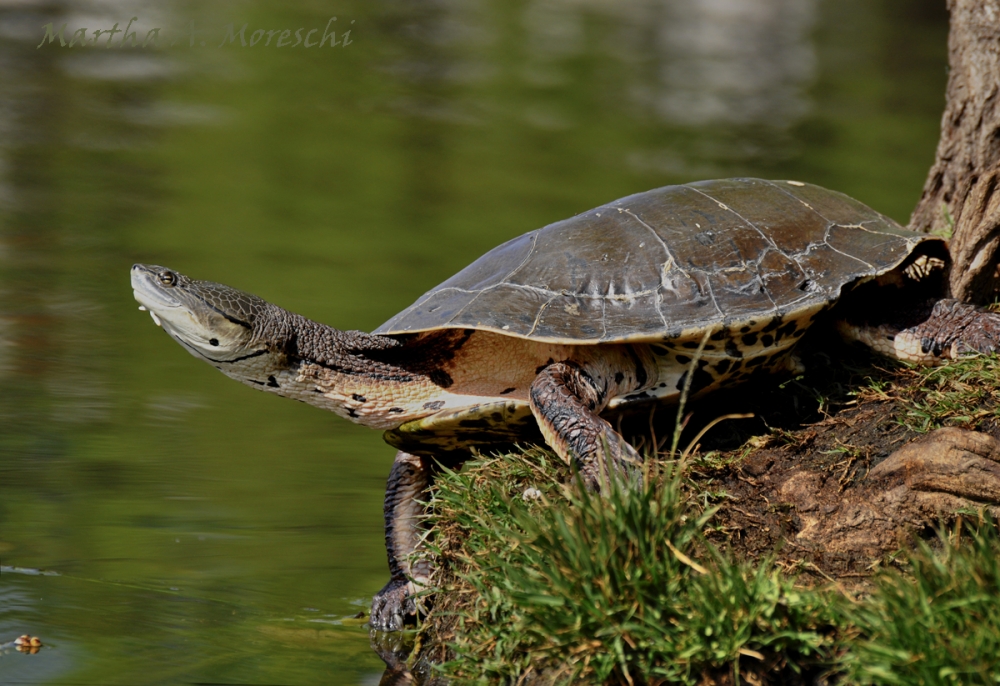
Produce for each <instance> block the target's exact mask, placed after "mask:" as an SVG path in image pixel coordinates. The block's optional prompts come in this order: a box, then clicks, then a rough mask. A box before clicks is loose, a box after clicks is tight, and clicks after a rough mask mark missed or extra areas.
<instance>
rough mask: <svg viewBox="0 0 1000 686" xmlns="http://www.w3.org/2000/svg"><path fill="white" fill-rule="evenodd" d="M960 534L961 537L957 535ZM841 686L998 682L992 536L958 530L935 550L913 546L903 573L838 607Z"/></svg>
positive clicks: (995, 544)
mask: <svg viewBox="0 0 1000 686" xmlns="http://www.w3.org/2000/svg"><path fill="white" fill-rule="evenodd" d="M959 534H964V535H959ZM844 614H845V617H844V620H843V622H842V623H843V624H845V625H851V624H853V625H854V627H855V628H854V629H853V631H854V632H857V634H856V635H857V636H858V638H857V639H856V640H854V641H849V642H847V645H848V648H849V649H848V650H847V651H845V653H844V658H843V666H844V668H845V670H846V679H845V681H846V683H860V684H907V685H909V684H970V683H976V684H996V683H1000V657H998V656H1000V537H998V536H997V529H996V527H995V526H994V525H993V524H992V523H990V522H987V523H985V524H984V525H983V526H981V527H979V528H978V530H975V529H973V528H971V527H967V528H964V531H963V527H962V525H961V524H959V525H958V527H957V528H956V531H955V534H954V535H952V536H950V537H949V536H947V535H945V536H942V537H941V550H940V551H934V550H932V549H931V547H930V546H928V545H927V544H926V543H921V544H920V547H919V548H918V550H917V551H915V552H914V553H913V554H912V555H911V556H910V564H909V566H908V569H905V570H903V571H890V572H885V573H883V574H882V575H881V576H880V577H879V578H878V579H877V581H876V590H875V591H874V592H873V593H872V595H871V596H870V597H869V598H867V599H866V600H865V601H864V602H861V603H858V604H857V605H854V606H847V607H846V609H845V612H844Z"/></svg>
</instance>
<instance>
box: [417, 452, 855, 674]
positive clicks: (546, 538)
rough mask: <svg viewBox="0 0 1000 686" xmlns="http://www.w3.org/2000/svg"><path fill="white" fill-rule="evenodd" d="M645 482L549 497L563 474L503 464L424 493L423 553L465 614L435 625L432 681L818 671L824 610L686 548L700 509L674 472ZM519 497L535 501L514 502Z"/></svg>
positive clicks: (696, 532)
mask: <svg viewBox="0 0 1000 686" xmlns="http://www.w3.org/2000/svg"><path fill="white" fill-rule="evenodd" d="M537 456H538V455H537V454H536V455H535V457H536V458H537ZM656 469H657V470H658V471H656V472H654V473H652V474H650V475H649V477H648V478H646V479H645V481H644V485H642V486H639V487H635V488H632V489H625V488H620V487H618V486H617V485H613V486H612V487H611V489H610V491H609V493H608V494H607V495H606V496H604V497H602V496H600V495H597V494H592V493H589V492H588V491H587V490H586V489H584V488H583V487H582V484H580V483H579V481H578V480H577V482H576V483H575V484H574V486H573V487H565V486H559V485H558V481H559V477H560V476H562V477H564V478H565V476H566V470H565V468H564V467H562V466H561V465H559V464H557V463H554V462H553V461H551V460H547V461H545V462H543V463H540V464H539V463H533V461H532V460H531V459H530V458H526V457H524V456H518V455H512V456H507V457H505V458H504V459H502V460H497V459H489V460H485V461H480V462H478V463H477V464H474V465H471V468H470V467H467V469H466V471H464V472H462V473H460V474H454V473H451V474H447V475H446V476H444V477H443V478H442V479H440V480H439V482H438V490H437V494H436V497H435V502H434V506H435V509H436V512H437V515H436V520H437V521H436V522H435V524H436V526H437V527H438V530H439V532H440V534H441V535H440V536H439V537H438V542H437V546H438V549H439V551H440V553H441V554H442V555H443V556H444V557H446V558H448V557H450V564H451V566H452V568H453V569H454V570H456V571H457V572H458V577H459V579H460V580H461V581H460V583H459V584H458V586H457V587H456V588H454V589H452V591H453V592H456V593H457V596H453V597H464V598H466V599H467V601H468V602H465V603H459V605H458V607H451V608H448V607H445V608H442V610H439V611H438V612H442V611H443V612H445V613H449V612H450V613H451V615H452V618H453V621H454V635H453V636H452V637H450V638H451V649H452V651H453V653H454V656H455V659H454V660H452V661H451V662H449V663H448V664H447V665H446V668H445V669H446V671H447V672H448V673H449V674H450V675H451V676H453V677H459V678H462V679H472V680H480V681H485V682H490V683H493V682H500V683H514V682H516V681H517V680H518V679H521V678H527V676H529V675H530V674H540V673H544V674H545V675H546V676H545V679H546V683H560V682H564V683H569V682H572V681H576V680H580V679H585V680H587V681H588V682H593V683H605V682H606V683H623V684H633V683H685V684H695V683H698V682H699V681H700V680H701V678H702V676H703V675H704V674H705V673H706V672H710V671H719V670H722V671H727V672H729V673H730V674H731V675H732V678H733V680H734V681H736V682H738V681H739V679H740V676H739V675H740V673H741V672H743V671H745V669H746V668H750V669H756V668H760V667H761V666H766V667H767V668H775V666H776V665H777V668H778V669H780V670H787V671H790V672H791V673H794V672H796V671H800V670H801V669H803V668H806V667H809V666H814V665H815V664H816V663H817V662H822V661H824V660H828V658H829V656H830V655H831V654H832V651H833V649H834V638H833V631H832V627H833V626H834V621H835V616H836V603H837V601H836V599H835V597H834V596H833V595H832V594H829V593H824V592H818V591H812V590H802V589H796V588H795V587H794V585H793V583H792V581H791V580H789V579H788V578H786V577H784V576H782V575H781V574H780V573H779V572H778V571H777V570H776V569H775V568H774V567H773V566H772V565H771V564H770V563H764V564H762V565H760V566H759V567H757V568H756V569H754V568H752V567H750V566H748V565H744V564H736V563H733V562H731V561H730V560H729V559H727V557H726V556H725V555H723V554H722V553H720V552H719V551H718V550H716V549H715V548H713V547H712V546H711V545H710V544H709V543H708V542H707V541H706V540H705V539H704V537H703V536H702V531H703V529H704V527H705V526H706V524H707V522H708V520H709V519H710V517H711V511H704V510H702V509H701V508H699V507H698V506H697V505H696V503H695V501H694V500H693V499H691V498H690V497H688V496H687V495H686V494H685V493H684V491H683V489H682V481H681V479H680V478H679V475H678V473H677V471H676V469H675V468H673V467H672V466H670V465H667V466H663V465H661V466H659V467H657V468H656ZM546 471H549V473H548V474H545V473H544V472H546ZM559 472H561V474H560V473H559ZM487 475H488V476H487ZM539 476H543V477H545V478H542V479H538V477H539ZM529 482H530V483H529ZM539 484H548V486H546V487H543V486H540V485H539ZM528 486H530V487H533V488H538V489H540V493H541V495H540V497H536V498H534V499H531V500H529V501H527V502H526V501H525V500H524V499H523V498H522V494H523V492H524V490H525V488H526V487H528ZM456 544H457V546H456Z"/></svg>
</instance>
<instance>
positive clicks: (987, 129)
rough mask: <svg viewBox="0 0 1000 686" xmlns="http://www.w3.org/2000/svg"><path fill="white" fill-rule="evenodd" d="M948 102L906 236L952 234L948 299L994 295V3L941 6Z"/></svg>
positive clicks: (998, 34) (998, 92)
mask: <svg viewBox="0 0 1000 686" xmlns="http://www.w3.org/2000/svg"><path fill="white" fill-rule="evenodd" d="M948 10H949V12H950V13H951V28H950V33H949V35H948V63H949V66H950V69H951V71H950V73H949V76H948V89H947V102H946V104H945V110H944V116H943V117H942V119H941V138H940V140H939V141H938V148H937V157H936V159H935V160H934V165H933V166H932V167H931V169H930V173H929V174H928V176H927V181H926V182H925V183H924V190H923V194H922V195H921V198H920V202H919V203H918V204H917V207H916V209H915V210H914V211H913V216H912V217H911V218H910V228H911V229H913V230H914V231H922V232H933V233H940V234H944V235H947V234H948V233H951V235H952V238H951V255H952V260H953V263H952V269H951V276H950V287H951V294H952V295H953V296H954V297H956V298H960V299H962V300H966V301H969V302H975V303H978V304H985V303H987V302H990V301H991V300H992V299H993V297H994V296H995V295H996V294H997V293H998V292H1000V274H998V270H997V267H998V263H1000V192H998V191H1000V187H998V186H1000V0H948Z"/></svg>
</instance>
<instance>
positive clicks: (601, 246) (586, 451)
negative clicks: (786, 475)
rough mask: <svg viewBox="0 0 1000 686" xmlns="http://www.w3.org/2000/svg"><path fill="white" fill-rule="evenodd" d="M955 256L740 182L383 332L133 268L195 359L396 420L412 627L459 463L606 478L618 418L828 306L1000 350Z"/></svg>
mask: <svg viewBox="0 0 1000 686" xmlns="http://www.w3.org/2000/svg"><path fill="white" fill-rule="evenodd" d="M947 268H948V249H947V244H946V243H945V241H943V240H942V239H941V238H939V237H935V236H931V235H926V234H918V233H913V232H910V231H908V230H906V229H904V228H903V227H901V226H900V225H899V224H897V223H896V222H894V221H893V220H891V219H889V218H888V217H886V216H884V215H882V214H880V213H878V212H876V211H875V210H873V209H871V208H869V207H867V206H865V205H864V204H862V203H861V202H859V201H857V200H853V199H851V198H849V197H847V196H846V195H843V194H841V193H837V192H834V191H830V190H826V189H824V188H821V187H819V186H815V185H810V184H806V183H802V182H799V181H767V180H761V179H725V180H716V181H702V182H696V183H689V184H685V185H675V186H667V187H664V188H658V189H654V190H650V191H646V192H642V193H638V194H635V195H630V196H628V197H625V198H622V199H620V200H615V201H614V202H611V203H608V204H605V205H601V206H600V207H597V208H595V209H592V210H589V211H587V212H584V213H582V214H579V215H577V216H575V217H572V218H570V219H566V220H564V221H559V222H556V223H554V224H550V225H548V226H545V227H543V228H541V229H537V230H534V231H530V232H528V233H525V234H523V235H520V236H518V237H516V238H513V239H512V240H509V241H507V242H506V243H504V244H502V245H500V246H498V247H496V248H494V249H493V250H491V251H489V252H488V253H486V254H485V255H483V256H482V257H480V258H479V259H478V260H476V261H475V262H473V263H472V264H471V265H469V266H468V267H466V268H465V269H463V270H462V271H460V272H459V273H458V274H456V275H455V276H453V277H452V278H450V279H448V280H447V281H445V282H443V283H442V284H440V285H439V286H437V287H435V288H432V289H431V290H429V291H427V292H426V293H424V294H423V295H422V296H420V297H419V298H418V299H417V300H416V302H414V303H413V305H411V306H410V307H408V308H406V309H405V310H403V311H402V312H400V313H399V314H397V315H396V316H394V317H392V318H391V319H389V320H388V321H387V322H386V323H385V324H383V325H382V326H380V327H379V328H378V329H376V330H375V331H374V332H372V333H365V332H361V331H342V330H338V329H334V328H332V327H330V326H327V325H325V324H320V323H317V322H314V321H311V320H309V319H306V318H305V317H303V316H301V315H298V314H294V313H292V312H288V311H286V310H284V309H282V308H280V307H278V306H277V305H273V304H270V303H268V302H266V301H264V300H262V299H260V298H258V297H256V296H254V295H251V294H249V293H244V292H241V291H238V290H236V289H233V288H230V287H228V286H223V285H221V284H216V283H212V282H208V281H197V280H193V279H190V278H188V277H186V276H184V275H182V274H180V273H178V272H176V271H174V270H172V269H168V268H166V267H162V266H156V265H146V264H136V265H134V266H133V267H132V270H131V280H132V287H133V291H134V295H135V298H136V299H137V300H138V301H139V303H140V304H141V306H140V308H139V309H142V310H148V311H149V312H150V314H151V315H152V317H153V319H154V321H155V322H156V324H157V325H161V326H162V327H163V329H164V330H165V331H166V332H167V333H168V334H169V335H170V336H171V337H172V338H173V339H174V340H176V341H177V342H178V343H179V344H180V345H181V346H182V347H184V348H185V349H186V350H188V352H190V353H191V354H192V355H194V356H195V357H197V358H199V359H202V360H205V361H206V362H208V363H209V364H211V365H212V366H214V367H216V368H217V369H219V370H220V371H222V372H223V373H224V374H226V375H227V376H229V377H231V378H233V379H236V380H238V381H240V382H242V383H244V384H246V385H248V386H251V387H253V388H257V389H260V390H262V391H266V392H269V393H275V394H277V395H282V396H285V397H290V398H294V399H297V400H301V401H304V402H306V403H308V404H310V405H314V406H317V407H320V408H323V409H326V410H331V411H333V412H335V413H336V414H338V415H340V416H342V417H345V418H346V419H349V420H350V421H353V422H356V423H359V424H363V425H366V426H369V427H372V428H376V429H381V430H383V431H384V439H385V441H386V442H387V443H388V444H389V445H391V446H393V447H394V448H396V450H397V454H396V458H395V460H394V462H393V466H392V469H391V472H390V475H389V478H388V483H387V487H386V494H385V506H384V514H385V539H386V549H387V554H388V563H389V571H390V579H389V582H388V583H387V584H386V585H385V587H384V588H382V590H381V591H379V592H378V594H376V595H375V597H374V598H373V602H372V610H371V614H370V624H371V626H372V628H375V629H381V630H397V629H400V628H402V627H403V625H404V623H406V622H407V621H409V620H410V619H411V618H412V617H413V616H414V614H415V613H416V611H417V608H416V604H415V602H414V595H415V594H416V593H417V592H418V591H419V589H421V588H422V587H423V586H424V585H425V584H426V582H427V581H428V576H429V574H430V573H431V568H430V563H429V562H428V561H427V560H426V559H423V558H421V557H420V556H416V557H415V556H413V555H412V553H413V552H414V551H415V550H417V549H418V548H419V546H420V545H421V535H422V532H421V530H420V526H419V521H420V515H421V514H422V513H423V509H424V504H423V503H424V501H425V493H426V491H427V489H428V487H429V486H430V485H431V483H432V482H433V479H434V476H435V474H436V473H437V470H438V469H439V468H440V467H441V466H442V465H443V466H448V467H457V466H459V465H460V464H461V462H462V461H463V460H465V459H466V458H468V457H469V455H470V450H472V449H473V448H476V449H479V450H480V451H486V450H492V449H496V448H499V447H503V446H509V445H512V444H515V443H519V442H521V443H530V442H539V443H541V442H544V443H545V444H547V445H548V446H549V447H550V448H551V449H552V450H553V451H555V453H556V454H557V455H559V456H560V457H561V458H562V459H564V460H566V461H568V462H571V463H574V464H576V465H577V466H578V468H579V472H580V474H581V475H582V478H583V481H584V482H585V484H587V486H588V487H590V488H594V489H601V488H603V487H606V485H607V484H608V483H609V479H610V478H612V477H613V476H615V475H618V474H622V475H627V474H629V473H635V472H636V471H637V465H639V463H641V461H642V456H641V455H639V453H638V452H637V451H636V450H635V448H634V447H632V446H631V445H630V444H629V443H628V442H627V441H626V440H625V439H624V438H623V437H622V436H621V435H620V434H619V433H618V432H617V431H615V429H614V428H613V426H612V423H611V421H609V420H611V419H613V418H614V416H615V415H616V414H618V413H622V412H625V411H628V410H631V409H636V408H640V409H641V408H643V407H646V406H648V405H649V404H651V403H670V402H676V401H677V400H678V397H679V395H680V394H681V393H682V392H683V391H685V389H687V391H688V392H689V393H690V394H691V396H692V397H697V396H702V395H705V394H708V393H712V392H715V391H720V390H722V389H725V388H727V387H730V386H732V385H734V384H738V383H741V382H744V381H746V380H747V379H750V378H751V377H754V376H758V375H762V374H770V373H774V372H781V371H784V370H788V369H790V368H794V367H795V364H796V363H795V360H794V357H793V352H794V350H795V347H796V344H797V343H798V342H799V341H800V340H801V338H802V336H803V335H804V334H805V333H806V331H807V330H808V329H809V328H810V326H811V325H812V324H813V323H814V322H815V321H817V320H818V319H820V318H821V317H832V318H834V319H835V320H836V327H837V329H838V330H839V331H840V332H841V334H842V335H844V336H845V337H846V338H848V339H849V340H851V341H857V342H860V343H862V344H865V345H867V346H868V347H870V348H872V349H873V350H874V351H876V352H877V353H880V354H882V355H887V356H891V357H895V358H897V359H902V360H909V361H912V362H917V363H920V364H929V365H933V364H940V363H943V362H945V361H947V360H948V359H952V358H956V357H961V356H963V355H967V354H972V353H980V352H992V351H994V350H996V348H997V347H998V341H1000V315H997V314H993V313H990V312H988V311H986V310H983V309H979V308H977V307H974V306H972V305H969V304H966V303H963V302H960V301H958V300H955V299H950V298H943V297H941V294H942V291H943V285H944V276H945V275H946V273H947ZM831 311H832V312H831ZM828 312H829V314H828ZM414 559H419V560H420V561H416V562H415V561H413V560H414Z"/></svg>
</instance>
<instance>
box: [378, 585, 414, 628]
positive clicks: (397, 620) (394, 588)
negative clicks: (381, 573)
mask: <svg viewBox="0 0 1000 686" xmlns="http://www.w3.org/2000/svg"><path fill="white" fill-rule="evenodd" d="M416 618H417V605H416V603H415V602H414V601H413V595H412V593H411V584H410V582H409V581H407V580H406V579H390V580H389V583H387V584H386V585H385V586H384V587H383V588H382V590H381V591H379V592H378V593H376V594H375V597H373V598H372V611H371V617H370V618H369V620H368V623H369V624H370V625H371V628H372V629H376V630H378V631H402V629H403V627H404V626H405V625H406V624H408V623H410V624H412V623H414V622H415V621H416Z"/></svg>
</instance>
